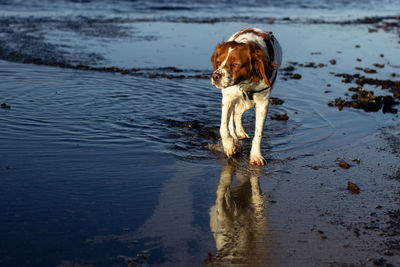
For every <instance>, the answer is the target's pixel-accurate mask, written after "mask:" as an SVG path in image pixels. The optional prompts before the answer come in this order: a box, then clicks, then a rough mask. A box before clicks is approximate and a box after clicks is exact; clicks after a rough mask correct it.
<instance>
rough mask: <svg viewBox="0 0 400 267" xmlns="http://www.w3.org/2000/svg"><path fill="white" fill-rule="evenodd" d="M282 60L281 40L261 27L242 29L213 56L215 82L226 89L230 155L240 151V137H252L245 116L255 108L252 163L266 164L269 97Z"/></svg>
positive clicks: (224, 123)
mask: <svg viewBox="0 0 400 267" xmlns="http://www.w3.org/2000/svg"><path fill="white" fill-rule="evenodd" d="M281 61H282V50H281V46H280V45H279V43H278V41H277V40H276V39H275V37H274V36H273V35H272V33H271V32H269V33H266V32H264V31H262V30H260V29H257V28H249V29H244V30H241V31H239V32H237V33H235V34H234V35H232V36H231V37H230V38H229V40H228V41H227V42H222V43H220V44H218V46H217V48H216V49H215V51H214V53H213V55H212V57H211V62H212V64H213V68H214V72H213V74H212V78H211V83H212V85H214V86H215V87H217V88H220V89H222V115H221V126H220V135H221V139H222V145H223V147H224V152H225V154H226V155H227V156H228V157H232V156H233V155H235V154H236V153H237V152H238V150H239V148H238V139H242V138H249V136H248V135H247V134H246V132H245V131H244V129H243V126H242V115H243V113H244V112H245V111H246V110H248V109H250V108H253V107H255V112H256V125H255V132H254V138H253V142H252V147H251V151H250V164H255V165H264V163H265V160H264V158H263V156H262V155H261V148H260V146H261V138H262V132H263V127H264V122H265V117H266V115H267V110H268V101H269V96H270V93H271V90H272V87H273V85H274V82H275V79H276V75H277V71H278V69H279V66H280V65H281Z"/></svg>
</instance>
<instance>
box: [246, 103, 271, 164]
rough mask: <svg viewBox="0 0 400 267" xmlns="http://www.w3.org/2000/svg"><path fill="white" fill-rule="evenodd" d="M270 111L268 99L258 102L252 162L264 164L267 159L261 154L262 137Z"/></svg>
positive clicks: (251, 155)
mask: <svg viewBox="0 0 400 267" xmlns="http://www.w3.org/2000/svg"><path fill="white" fill-rule="evenodd" d="M267 111H268V101H263V102H256V129H255V132H254V138H253V142H252V145H251V151H250V164H252V165H264V164H265V160H264V157H263V156H262V155H261V139H262V134H263V128H264V122H265V117H266V116H267Z"/></svg>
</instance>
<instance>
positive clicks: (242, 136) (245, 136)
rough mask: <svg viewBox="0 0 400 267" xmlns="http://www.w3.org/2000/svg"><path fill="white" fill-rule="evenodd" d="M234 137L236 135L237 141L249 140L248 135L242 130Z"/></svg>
mask: <svg viewBox="0 0 400 267" xmlns="http://www.w3.org/2000/svg"><path fill="white" fill-rule="evenodd" d="M236 135H237V137H238V138H239V139H245V138H250V137H249V135H248V134H247V133H246V132H245V131H244V130H239V131H238V132H237V133H236Z"/></svg>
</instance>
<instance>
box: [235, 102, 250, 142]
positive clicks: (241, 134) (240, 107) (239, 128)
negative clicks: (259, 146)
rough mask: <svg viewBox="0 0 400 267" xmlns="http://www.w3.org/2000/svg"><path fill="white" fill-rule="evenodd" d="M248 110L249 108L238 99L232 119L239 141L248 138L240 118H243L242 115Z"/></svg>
mask: <svg viewBox="0 0 400 267" xmlns="http://www.w3.org/2000/svg"><path fill="white" fill-rule="evenodd" d="M250 108H251V106H250V105H247V104H246V103H245V102H244V101H243V100H240V99H239V100H238V101H237V102H236V105H235V110H234V112H233V117H234V121H235V127H236V136H237V137H238V138H239V139H244V138H249V135H248V134H247V133H246V131H245V130H244V129H243V125H242V116H243V113H244V112H245V111H246V110H248V109H250Z"/></svg>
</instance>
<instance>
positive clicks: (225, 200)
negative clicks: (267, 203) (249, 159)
mask: <svg viewBox="0 0 400 267" xmlns="http://www.w3.org/2000/svg"><path fill="white" fill-rule="evenodd" d="M239 167H240V166H238V164H237V163H234V162H232V161H228V162H227V163H226V164H225V165H224V166H223V168H222V171H221V179H220V181H219V185H218V190H217V200H216V205H215V206H213V207H211V209H210V227H211V231H212V232H213V234H214V239H215V243H216V248H217V253H216V255H215V257H213V258H212V260H211V262H209V263H212V265H213V266H232V265H237V266H243V265H248V266H250V265H251V266H253V265H262V264H263V263H264V264H265V258H266V254H267V251H266V250H267V249H266V242H265V240H266V236H267V234H266V224H265V218H264V217H263V210H264V201H263V195H262V192H261V190H260V185H259V181H258V179H259V172H260V169H259V168H257V169H253V170H249V169H245V168H243V166H241V168H239ZM235 172H236V183H235V184H234V185H233V184H232V181H233V177H234V175H235Z"/></svg>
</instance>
